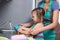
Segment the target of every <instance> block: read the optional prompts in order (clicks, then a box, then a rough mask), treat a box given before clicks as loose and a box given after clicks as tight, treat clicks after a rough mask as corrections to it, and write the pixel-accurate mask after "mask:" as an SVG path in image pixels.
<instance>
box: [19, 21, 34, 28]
mask: <svg viewBox="0 0 60 40" xmlns="http://www.w3.org/2000/svg"><path fill="white" fill-rule="evenodd" d="M33 24H34V22H33V21H31V22H29V23H24V24H20V26H24V27H30V26H32V25H33Z"/></svg>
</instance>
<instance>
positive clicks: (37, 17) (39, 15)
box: [12, 8, 45, 40]
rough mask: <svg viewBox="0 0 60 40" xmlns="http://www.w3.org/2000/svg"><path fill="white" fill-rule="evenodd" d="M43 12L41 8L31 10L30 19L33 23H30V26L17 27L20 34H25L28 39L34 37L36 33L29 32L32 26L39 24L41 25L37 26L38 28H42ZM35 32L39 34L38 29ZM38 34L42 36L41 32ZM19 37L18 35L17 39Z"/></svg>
mask: <svg viewBox="0 0 60 40" xmlns="http://www.w3.org/2000/svg"><path fill="white" fill-rule="evenodd" d="M44 13H45V11H44V9H43V8H35V9H34V10H32V19H33V21H34V24H33V25H32V27H31V28H26V27H20V28H19V29H18V32H20V33H21V34H25V35H26V37H27V38H28V40H30V39H33V37H36V35H32V34H31V30H33V29H34V28H37V27H36V26H39V25H42V26H39V27H40V28H42V27H43V26H44V25H43V16H44ZM37 31H38V30H37ZM36 34H39V31H38V32H36ZM40 34H42V35H41V36H43V33H40ZM14 37H15V36H14ZM14 37H12V39H14ZM17 37H18V36H17ZM20 38H21V37H19V39H20ZM29 38H30V39H29Z"/></svg>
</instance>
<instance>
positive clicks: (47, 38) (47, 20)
mask: <svg viewBox="0 0 60 40" xmlns="http://www.w3.org/2000/svg"><path fill="white" fill-rule="evenodd" d="M50 2H52V3H50ZM38 7H42V8H44V10H45V16H44V25H45V26H44V27H42V28H40V27H39V26H36V27H37V28H34V29H33V30H32V31H31V34H32V35H36V34H37V32H42V31H43V34H44V40H55V38H56V31H55V30H54V28H55V27H56V26H57V24H58V15H59V6H58V3H57V2H56V1H52V0H43V1H42V2H41V4H39V6H38ZM51 14H53V16H52V15H51ZM51 16H52V17H51ZM32 24H33V21H32V22H30V23H27V24H21V25H22V26H31V25H32ZM40 26H42V25H40ZM37 30H38V31H37ZM35 39H36V40H38V38H35ZM39 40H40V39H39Z"/></svg>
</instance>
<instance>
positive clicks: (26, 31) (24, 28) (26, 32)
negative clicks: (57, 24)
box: [18, 27, 31, 34]
mask: <svg viewBox="0 0 60 40" xmlns="http://www.w3.org/2000/svg"><path fill="white" fill-rule="evenodd" d="M30 30H31V29H30V28H26V27H21V28H20V29H18V32H21V33H23V34H30V33H29V32H30Z"/></svg>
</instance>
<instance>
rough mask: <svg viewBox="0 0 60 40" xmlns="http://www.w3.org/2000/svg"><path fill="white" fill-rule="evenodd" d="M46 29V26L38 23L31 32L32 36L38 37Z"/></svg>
mask: <svg viewBox="0 0 60 40" xmlns="http://www.w3.org/2000/svg"><path fill="white" fill-rule="evenodd" d="M43 27H44V25H43V24H42V23H38V24H36V26H35V27H34V28H33V29H32V30H31V34H32V35H36V34H38V33H39V32H41V31H42V28H43Z"/></svg>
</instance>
